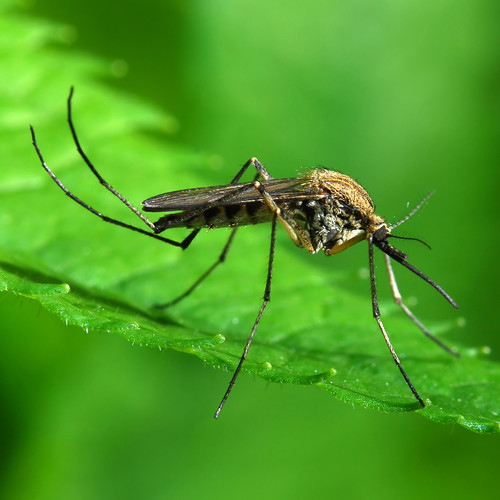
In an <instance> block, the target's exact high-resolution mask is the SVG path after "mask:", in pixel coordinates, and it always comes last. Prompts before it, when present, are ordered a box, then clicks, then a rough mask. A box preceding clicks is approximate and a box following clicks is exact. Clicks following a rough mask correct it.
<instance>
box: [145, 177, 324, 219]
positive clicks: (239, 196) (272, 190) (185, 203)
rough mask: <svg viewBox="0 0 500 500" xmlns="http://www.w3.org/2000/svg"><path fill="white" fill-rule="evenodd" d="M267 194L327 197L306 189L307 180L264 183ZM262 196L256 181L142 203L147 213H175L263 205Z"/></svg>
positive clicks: (166, 195) (281, 197) (289, 197)
mask: <svg viewBox="0 0 500 500" xmlns="http://www.w3.org/2000/svg"><path fill="white" fill-rule="evenodd" d="M261 183H262V185H264V186H265V188H266V190H267V192H268V193H269V194H270V195H271V197H272V198H273V199H274V200H275V201H276V202H279V201H286V200H302V199H308V200H314V199H319V198H323V197H324V195H322V194H320V193H314V192H313V191H312V190H311V189H310V188H306V187H305V186H304V179H302V178H291V179H271V180H269V181H261ZM261 201H262V196H261V194H260V193H259V191H257V189H255V187H254V185H253V182H245V183H241V184H226V185H223V186H210V187H202V188H195V189H183V190H180V191H172V192H170V193H164V194H159V195H157V196H153V197H152V198H148V199H147V200H144V201H143V202H142V206H143V209H144V211H145V212H171V211H180V210H199V209H203V208H204V207H207V208H208V207H221V206H228V205H244V204H248V203H253V202H261Z"/></svg>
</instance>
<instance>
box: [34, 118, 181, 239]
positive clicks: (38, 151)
mask: <svg viewBox="0 0 500 500" xmlns="http://www.w3.org/2000/svg"><path fill="white" fill-rule="evenodd" d="M30 130H31V138H32V141H33V147H34V148H35V151H36V153H37V155H38V158H39V160H40V163H41V164H42V167H43V168H44V169H45V171H46V172H47V173H48V174H49V175H50V177H52V179H53V181H54V182H55V183H56V184H57V185H58V186H59V187H60V188H61V189H62V191H63V192H64V193H65V194H66V196H69V197H70V198H71V199H72V200H73V201H76V203H78V204H79V205H81V206H82V207H83V208H85V209H86V210H88V211H89V212H92V213H93V214H94V215H97V217H99V218H101V219H102V220H103V221H104V222H110V223H111V224H115V225H116V226H121V227H125V228H127V229H131V230H132V231H135V232H137V233H141V234H145V235H146V236H150V237H151V238H155V239H157V240H160V241H163V242H165V243H168V244H169V245H173V246H176V247H183V244H184V241H186V240H187V239H188V238H189V237H190V236H191V235H188V237H187V238H186V239H185V240H184V241H183V242H178V241H174V240H171V239H169V238H164V237H163V236H159V235H157V234H154V233H150V232H148V231H146V230H144V229H141V228H139V227H135V226H132V225H130V224H127V223H125V222H121V221H119V220H117V219H113V218H112V217H107V216H106V215H103V214H101V212H99V211H97V210H96V209H95V208H92V207H91V206H90V205H87V203H85V202H84V201H83V200H81V199H80V198H78V196H76V195H74V194H73V193H72V192H71V191H69V190H68V189H67V188H66V186H65V185H64V184H63V183H62V182H61V181H60V180H59V179H58V178H57V177H56V175H55V174H54V172H52V170H50V168H49V166H48V165H47V164H46V163H45V160H44V158H43V156H42V152H41V151H40V148H39V147H38V144H37V142H36V137H35V131H34V129H33V127H30ZM188 244H189V243H188Z"/></svg>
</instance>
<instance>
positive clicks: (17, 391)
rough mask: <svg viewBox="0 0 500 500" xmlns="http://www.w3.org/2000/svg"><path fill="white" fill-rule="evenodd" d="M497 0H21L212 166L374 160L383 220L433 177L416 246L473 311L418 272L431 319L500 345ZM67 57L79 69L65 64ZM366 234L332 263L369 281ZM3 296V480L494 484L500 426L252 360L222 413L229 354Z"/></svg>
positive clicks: (363, 490)
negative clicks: (296, 380)
mask: <svg viewBox="0 0 500 500" xmlns="http://www.w3.org/2000/svg"><path fill="white" fill-rule="evenodd" d="M498 8H499V7H498V3H497V2H494V1H486V0H476V1H474V2H470V1H458V2H457V1H454V2H452V1H451V0H441V1H430V0H423V1H421V2H418V3H410V2H398V1H396V0H386V1H319V0H317V1H311V2H308V3H303V2H298V1H290V2H286V3H280V4H278V3H275V4H270V3H269V2H263V1H261V0H260V1H255V0H254V1H248V0H243V1H237V2H235V1H229V0H226V1H222V0H211V1H191V2H190V1H184V2H183V1H180V0H179V1H163V2H162V1H159V0H157V1H153V0H147V1H143V2H140V3H139V2H130V1H129V2H127V1H121V2H118V1H108V2H97V1H95V0H92V1H87V2H80V3H69V2H62V1H54V0H44V1H43V2H38V3H29V4H25V5H24V7H22V8H21V9H20V10H19V11H18V12H19V13H20V14H22V15H25V16H27V15H31V16H38V17H40V18H45V19H50V20H53V21H57V22H58V23H60V24H63V25H66V26H68V28H67V29H66V31H65V33H66V37H67V38H70V39H71V38H74V40H73V41H72V43H70V44H68V45H66V46H63V47H58V48H57V50H61V51H65V52H67V53H68V52H69V53H71V52H73V51H74V52H75V53H76V52H87V53H92V54H96V55H99V56H101V57H103V58H105V59H106V60H108V61H109V62H110V66H111V68H113V69H114V71H115V73H117V74H120V75H121V77H120V78H115V79H112V78H110V79H109V81H108V82H107V83H108V85H109V86H110V87H113V88H117V89H121V90H125V91H129V92H131V93H133V94H135V95H138V96H141V98H142V99H144V100H147V101H150V102H152V103H154V104H155V105H156V106H158V107H159V108H162V109H165V110H167V111H168V112H169V113H171V114H173V115H174V116H175V117H176V118H177V119H178V132H177V134H176V137H175V141H176V142H177V143H178V144H180V145H185V146H187V147H189V148H192V149H194V150H196V151H200V152H202V153H207V154H210V155H217V157H218V158H219V161H220V164H221V165H222V168H220V169H219V170H218V172H217V173H216V178H215V179H214V176H213V173H210V175H209V176H207V184H208V183H214V184H216V183H224V182H227V180H228V179H229V178H230V177H231V176H232V175H233V173H234V172H235V170H236V169H237V167H238V166H239V165H241V164H242V163H243V162H244V161H245V160H247V159H248V158H249V157H251V156H254V155H255V156H258V157H259V159H260V160H261V161H262V162H263V164H264V165H265V166H266V167H267V168H268V170H269V171H270V172H271V173H272V174H273V175H274V176H275V177H282V176H293V175H295V174H296V173H298V172H299V171H300V170H301V169H303V168H304V167H307V166H316V165H324V166H326V167H330V168H336V169H339V170H341V171H343V172H345V173H347V174H349V175H351V176H353V177H355V178H356V179H358V180H359V181H360V182H361V183H362V184H363V186H364V187H365V188H366V189H367V190H368V192H369V193H370V194H371V195H372V197H373V199H374V200H375V203H376V204H377V209H378V212H379V213H380V214H381V215H384V216H386V217H387V218H388V219H389V220H397V219H398V218H401V217H402V216H403V215H405V213H406V212H407V211H408V208H407V203H409V204H410V206H411V205H414V204H415V203H417V202H418V201H419V200H420V199H421V198H422V197H423V196H424V195H425V194H426V193H427V192H429V191H430V190H432V189H436V191H437V194H436V195H435V196H434V197H433V198H432V200H431V201H430V203H429V204H428V205H427V206H426V207H425V209H424V210H423V211H422V213H421V214H419V215H418V216H416V217H414V219H413V220H412V221H411V225H410V222H409V223H408V227H407V228H406V229H405V230H404V231H402V234H406V235H409V236H416V237H421V238H423V239H425V241H426V242H428V243H429V244H430V245H431V246H432V247H433V250H432V252H431V253H429V252H428V251H427V250H426V249H425V248H420V246H419V245H411V246H409V247H408V246H407V247H405V249H408V248H410V249H411V255H412V261H414V262H425V266H424V267H425V269H424V270H425V272H426V273H428V274H429V275H430V276H432V277H434V278H435V279H436V280H437V281H438V282H439V283H440V284H442V285H443V286H444V287H445V288H446V290H447V291H449V292H450V293H451V295H452V296H453V297H454V298H455V299H456V301H457V302H458V304H459V305H460V307H461V308H460V311H459V313H458V315H457V314H456V313H455V314H454V313H453V312H452V311H449V310H448V309H446V308H445V306H444V305H443V303H442V302H441V301H438V300H436V296H435V294H434V293H432V291H431V290H429V289H428V287H427V286H426V285H425V283H419V282H418V281H417V280H415V279H412V277H411V276H408V275H407V274H409V273H399V276H400V278H399V281H400V288H401V289H402V291H403V293H404V292H406V294H407V295H412V296H413V295H415V296H417V297H418V299H419V303H418V312H419V314H420V315H421V316H422V318H423V319H425V320H434V321H438V320H441V319H447V320H452V319H453V320H456V318H457V317H458V316H459V317H460V318H465V320H466V326H465V328H459V327H458V326H457V328H456V330H457V331H456V333H455V335H454V337H453V338H455V339H457V341H458V342H460V343H461V344H463V345H470V346H481V345H488V346H490V347H491V348H492V358H493V359H497V360H498V359H500V356H499V352H500V349H499V348H500V337H499V336H498V326H497V324H498V319H497V311H496V307H492V305H493V304H495V303H496V301H495V302H494V301H493V299H496V298H497V297H498V292H497V284H498V282H499V277H500V276H499V269H498V265H497V263H496V258H497V254H498V250H497V249H498V243H499V241H498V240H499V238H498V231H496V230H495V229H494V227H493V228H492V227H491V226H493V224H494V223H495V220H496V219H497V217H498V215H499V210H498V202H497V197H498V184H497V182H498V173H497V171H498V169H497V165H498V155H497V150H498V129H497V124H498V115H499V111H500V109H499V99H498V92H499V90H498V84H499V81H498V42H499V40H498V35H497V31H498V22H499V20H500V19H499V16H498ZM70 27H71V28H70ZM0 71H1V68H0ZM53 71H54V79H62V80H64V79H65V72H64V67H54V69H53ZM5 78H8V75H3V76H2V79H5ZM4 81H5V80H4ZM65 83H66V82H65ZM71 84H74V85H75V86H77V87H78V84H79V82H74V81H68V82H67V87H68V88H69V85H71ZM82 90H84V89H82ZM64 98H65V96H61V99H64ZM50 105H51V103H47V106H49V107H50ZM54 105H57V106H59V105H60V103H54ZM0 113H1V110H0ZM28 120H36V117H29V118H28ZM26 147H27V148H28V147H29V137H28V136H27V138H26ZM33 161H34V162H35V158H33ZM2 164H3V166H2V169H5V168H8V167H9V164H8V159H7V161H6V159H5V158H4V159H3V161H2ZM217 176H218V177H217ZM158 182H159V184H160V182H161V181H160V180H159V181H158ZM186 187H188V186H186ZM160 190H161V189H160ZM149 194H155V193H147V194H146V195H149ZM358 246H359V247H360V248H353V249H352V250H350V251H349V252H346V253H345V255H344V254H342V255H341V256H340V255H339V256H338V257H337V256H336V257H335V261H333V260H332V261H328V262H326V263H324V264H320V265H318V269H322V270H326V269H328V266H341V267H342V268H343V270H344V271H345V273H346V275H347V276H349V277H350V279H348V280H346V283H345V286H346V287H349V288H350V289H352V290H353V291H355V292H359V293H360V294H367V293H368V288H367V282H366V281H365V280H363V279H360V278H359V269H360V268H363V267H366V248H363V247H364V245H358ZM279 250H280V251H282V252H287V251H294V250H295V249H294V248H293V246H292V245H291V244H290V245H288V246H286V245H283V246H282V247H280V249H279ZM277 258H278V259H279V256H278V257H277ZM303 258H305V259H307V258H310V256H308V255H307V254H305V252H304V256H303ZM278 262H279V260H278ZM320 266H321V267H320ZM274 300H279V298H275V299H274ZM0 318H1V326H0V328H1V331H2V332H3V333H4V335H2V349H1V350H0V356H1V358H2V359H1V368H0V369H1V370H2V372H1V377H0V384H1V397H2V436H1V440H2V441H1V443H0V446H1V455H0V460H1V462H2V468H1V470H2V490H0V493H3V494H4V496H5V498H110V497H111V498H113V497H120V498H137V497H144V498H191V497H205V498H215V497H217V498H230V497H235V496H237V497H239V498H254V497H257V496H258V497H262V498H303V497H306V496H309V497H313V498H314V497H324V496H326V495H329V496H334V497H335V496H339V497H347V498H366V497H370V498H387V497H389V498H390V497H396V496H401V495H404V496H405V497H407V498H417V497H420V496H421V495H422V493H424V494H425V495H426V496H427V497H430V498H442V497H443V496H444V495H446V496H447V497H448V496H449V497H454V498H469V497H471V496H473V497H475V498H481V497H489V496H491V492H492V491H495V489H498V486H499V481H498V444H499V442H498V436H479V435H474V434H472V433H470V432H467V431H465V430H464V429H462V428H459V427H458V426H441V425H437V424H433V423H431V422H428V421H426V420H425V419H423V418H422V417H420V416H419V415H416V414H383V413H377V412H374V411H366V410H361V409H359V408H357V409H356V408H352V407H350V406H347V405H345V404H342V403H340V402H338V401H336V400H335V399H333V398H331V397H329V396H328V395H327V394H326V393H324V392H321V391H319V390H315V389H314V388H311V387H295V386H294V387H292V386H279V385H268V384H265V383H263V381H261V380H259V379H256V378H252V377H250V376H243V377H241V379H240V380H239V381H238V387H237V391H235V393H234V395H233V396H232V400H231V401H230V403H231V406H230V408H226V410H230V411H227V413H226V414H223V415H222V417H221V420H220V421H218V422H215V421H213V419H212V418H211V412H212V410H213V408H214V405H215V404H217V400H214V399H213V394H214V391H213V387H214V386H216V387H217V388H219V389H220V388H224V387H225V384H226V383H227V381H228V374H227V373H223V372H217V371H215V370H212V369H210V368H206V367H204V366H203V365H202V363H201V362H200V361H199V360H198V359H196V358H195V357H193V356H187V355H183V354H180V353H177V352H174V351H168V352H166V351H162V352H158V351H156V350H148V349H141V348H139V347H137V346H132V345H130V344H128V343H127V342H125V341H124V340H123V339H122V338H121V337H119V336H114V335H106V336H105V335H97V334H89V335H85V334H84V333H83V331H82V330H80V329H77V328H73V327H67V326H65V325H64V324H63V323H62V322H60V321H59V320H58V319H57V318H55V317H53V316H51V315H49V314H48V313H47V312H46V311H45V310H43V309H42V308H41V307H40V306H39V305H38V303H35V302H33V301H28V300H23V299H21V298H17V297H14V296H11V295H7V294H3V295H2V296H1V302H0ZM457 325H458V321H457ZM14 333H15V334H14ZM68 352H71V353H72V356H71V357H68V355H67V354H68ZM217 394H218V393H217ZM172 401H175V402H176V406H175V407H174V408H173V407H172V404H171V402H172Z"/></svg>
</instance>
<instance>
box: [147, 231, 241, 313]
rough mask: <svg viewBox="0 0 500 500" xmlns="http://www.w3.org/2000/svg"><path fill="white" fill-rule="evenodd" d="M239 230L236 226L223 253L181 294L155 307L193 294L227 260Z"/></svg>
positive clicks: (166, 305) (169, 304) (161, 306)
mask: <svg viewBox="0 0 500 500" xmlns="http://www.w3.org/2000/svg"><path fill="white" fill-rule="evenodd" d="M237 230H238V228H237V227H235V228H234V229H233V230H232V231H231V234H230V236H229V239H228V240H227V243H226V244H225V245H224V248H223V249H222V253H221V254H220V255H219V258H218V259H217V260H216V261H215V262H214V263H213V264H212V265H211V266H210V267H209V268H208V269H207V270H206V271H205V272H204V273H203V274H202V275H201V276H200V277H199V278H198V279H197V280H196V281H195V282H194V283H193V284H192V285H191V286H190V287H189V288H188V289H187V290H186V291H185V292H184V293H182V294H181V295H179V296H178V297H176V298H175V299H173V300H170V301H169V302H166V303H164V304H158V305H156V306H155V307H157V308H159V309H163V308H167V307H170V306H173V305H175V304H177V303H178V302H180V301H181V300H182V299H184V298H186V297H187V296H188V295H191V293H192V292H193V291H194V290H195V289H196V288H198V286H199V285H200V284H201V283H202V282H203V281H205V279H206V278H208V276H209V275H210V274H211V273H212V271H213V270H214V269H215V268H216V267H217V266H218V265H219V264H222V263H223V262H224V261H225V260H226V255H227V252H228V251H229V248H230V247H231V245H232V243H233V240H234V237H235V235H236V231H237Z"/></svg>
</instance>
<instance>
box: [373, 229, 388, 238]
mask: <svg viewBox="0 0 500 500" xmlns="http://www.w3.org/2000/svg"><path fill="white" fill-rule="evenodd" d="M387 234H388V232H387V228H386V227H385V226H380V227H379V228H378V229H376V230H375V231H373V238H374V239H375V240H377V241H387Z"/></svg>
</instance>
